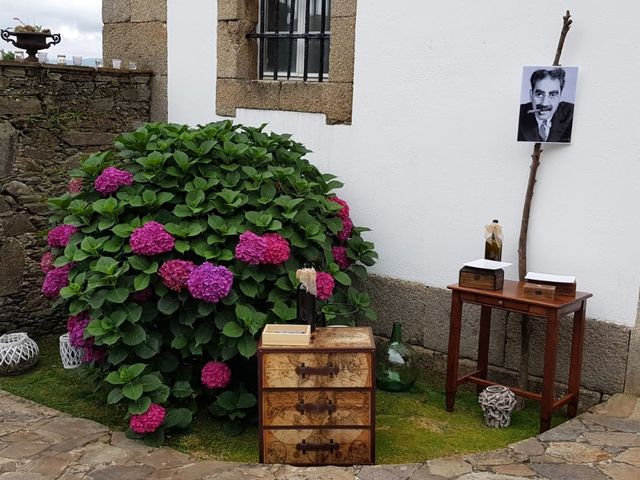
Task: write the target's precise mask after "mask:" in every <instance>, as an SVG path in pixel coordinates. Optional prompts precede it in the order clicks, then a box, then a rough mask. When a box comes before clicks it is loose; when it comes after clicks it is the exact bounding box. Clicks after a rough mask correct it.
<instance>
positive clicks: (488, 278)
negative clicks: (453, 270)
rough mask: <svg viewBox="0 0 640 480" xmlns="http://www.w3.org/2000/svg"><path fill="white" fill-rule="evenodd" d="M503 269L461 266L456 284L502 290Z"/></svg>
mask: <svg viewBox="0 0 640 480" xmlns="http://www.w3.org/2000/svg"><path fill="white" fill-rule="evenodd" d="M503 284H504V270H502V269H498V270H487V269H484V268H474V267H462V268H461V269H460V279H459V280H458V285H460V286H461V287H469V288H480V289H483V290H502V286H503Z"/></svg>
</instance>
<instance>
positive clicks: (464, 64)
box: [168, 0, 640, 326]
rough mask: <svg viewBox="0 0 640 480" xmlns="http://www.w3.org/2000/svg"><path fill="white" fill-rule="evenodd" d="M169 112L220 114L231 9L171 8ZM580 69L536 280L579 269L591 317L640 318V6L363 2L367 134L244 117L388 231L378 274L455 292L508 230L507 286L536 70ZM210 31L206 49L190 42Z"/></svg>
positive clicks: (360, 59) (532, 230) (301, 121)
mask: <svg viewBox="0 0 640 480" xmlns="http://www.w3.org/2000/svg"><path fill="white" fill-rule="evenodd" d="M168 5H169V10H168V41H169V118H170V120H171V121H175V122H183V123H189V124H196V123H202V122H207V121H213V120H216V119H217V117H216V115H215V109H214V101H215V62H216V54H215V36H216V8H217V6H216V2H215V1H211V0H180V1H178V0H168ZM565 8H569V9H570V10H571V12H572V14H573V18H574V26H573V28H572V29H571V32H570V33H569V36H568V38H567V42H566V45H565V48H564V53H563V55H562V61H561V63H563V64H565V65H578V66H580V74H579V78H578V88H577V100H576V108H575V122H574V130H573V144H572V145H568V146H565V145H563V146H557V145H549V146H547V147H545V151H544V153H543V155H542V164H541V167H540V169H539V171H538V182H537V185H536V189H535V195H534V202H533V207H532V215H531V221H530V225H529V255H528V265H529V270H533V271H539V272H548V273H557V274H572V275H576V276H577V281H578V289H579V290H583V291H589V292H593V294H594V297H593V299H592V300H590V301H589V306H588V311H587V313H588V316H589V317H592V318H597V319H601V320H604V321H609V322H614V323H618V324H623V325H629V326H631V325H634V324H635V321H636V315H637V307H638V291H639V285H640V212H638V209H639V206H640V202H639V200H640V198H639V197H640V195H639V192H640V162H639V160H640V158H639V157H640V134H639V133H638V131H639V130H638V128H639V126H640V109H639V108H638V106H637V98H638V79H639V78H640V62H638V56H637V52H638V45H639V44H640V29H638V28H637V18H638V17H639V16H640V4H639V3H637V2H635V1H632V0H626V1H615V2H608V3H607V4H606V6H603V4H602V3H601V2H584V1H575V0H574V1H567V2H564V3H563V4H562V5H560V4H559V3H558V2H557V1H553V0H539V1H537V2H513V1H512V0H487V1H483V2H477V1H471V0H464V1H463V0H458V1H450V2H418V1H407V2H391V3H390V2H388V1H384V0H360V1H359V2H358V13H357V27H356V48H355V78H354V82H355V83H354V98H353V124H352V125H351V126H328V125H325V121H324V115H315V114H303V113H289V112H273V111H248V110H239V111H238V116H237V119H236V120H237V121H239V122H241V123H246V124H254V125H257V124H260V123H263V122H268V123H269V124H270V127H271V128H272V129H273V130H274V131H278V132H288V133H292V134H294V136H295V138H296V139H297V140H298V141H301V142H302V143H304V144H306V145H307V147H308V148H310V149H312V150H313V151H314V153H313V154H312V155H311V156H310V159H311V160H312V161H313V162H314V163H315V164H317V165H318V166H319V168H321V169H322V170H324V171H327V172H331V173H334V174H336V175H339V177H340V179H341V180H342V181H344V182H345V184H346V186H345V188H344V189H343V190H342V192H340V196H341V197H343V198H344V199H346V200H347V201H348V202H349V203H350V205H351V206H352V207H351V208H352V216H353V218H354V222H355V223H356V224H357V225H366V226H369V227H371V228H372V229H373V232H371V233H370V234H369V235H368V238H369V239H371V240H372V241H374V242H375V244H376V248H377V251H378V253H379V254H380V261H379V263H378V264H377V265H376V266H375V267H374V269H373V271H375V272H376V273H380V274H384V275H389V276H392V277H396V278H402V279H407V280H415V281H418V282H423V283H425V284H427V285H431V286H437V287H444V286H446V285H447V284H450V283H455V282H456V281H457V273H458V270H459V268H460V267H461V264H462V263H463V262H464V261H467V260H472V259H475V258H479V257H481V256H482V255H483V225H484V224H485V223H488V222H489V221H490V220H491V219H492V218H498V219H500V222H501V223H502V224H503V225H504V232H505V247H504V252H503V260H505V261H513V262H514V264H515V265H514V266H513V267H510V268H508V269H507V270H506V272H505V273H506V277H507V278H510V279H516V278H517V242H518V235H519V229H520V220H521V214H522V204H523V200H524V192H525V189H526V184H527V178H528V174H529V165H530V155H531V151H532V144H525V143H518V142H516V141H515V138H516V125H517V112H518V104H519V95H520V76H521V67H522V65H525V64H526V65H537V64H541V65H544V64H550V63H551V62H552V60H553V56H554V54H555V49H556V44H557V40H558V36H559V32H560V28H561V25H562V18H561V17H562V15H563V14H564V9H565ZM187 31H188V32H190V33H193V32H198V37H199V42H198V47H197V48H195V49H194V48H193V47H192V44H191V43H190V42H191V40H190V38H188V37H187V36H186V35H185V33H186V32H187Z"/></svg>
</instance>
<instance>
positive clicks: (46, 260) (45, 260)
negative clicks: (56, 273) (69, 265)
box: [40, 252, 55, 273]
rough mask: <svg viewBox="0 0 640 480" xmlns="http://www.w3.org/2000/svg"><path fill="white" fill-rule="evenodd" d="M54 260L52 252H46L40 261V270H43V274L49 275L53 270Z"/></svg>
mask: <svg viewBox="0 0 640 480" xmlns="http://www.w3.org/2000/svg"><path fill="white" fill-rule="evenodd" d="M54 260H55V258H53V253H51V252H45V253H44V255H42V258H41V259H40V270H42V273H47V272H50V271H51V270H53V261H54Z"/></svg>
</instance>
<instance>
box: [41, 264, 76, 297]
mask: <svg viewBox="0 0 640 480" xmlns="http://www.w3.org/2000/svg"><path fill="white" fill-rule="evenodd" d="M72 268H73V265H72V264H71V263H68V264H66V265H65V266H63V267H60V268H53V269H51V270H49V271H48V272H47V274H46V275H45V277H44V283H43V284H42V293H43V294H44V296H45V297H47V298H54V297H57V296H58V295H60V290H62V289H63V288H64V287H66V286H67V285H69V272H70V271H71V269H72Z"/></svg>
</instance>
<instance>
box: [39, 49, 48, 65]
mask: <svg viewBox="0 0 640 480" xmlns="http://www.w3.org/2000/svg"><path fill="white" fill-rule="evenodd" d="M38 62H40V63H47V52H38Z"/></svg>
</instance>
